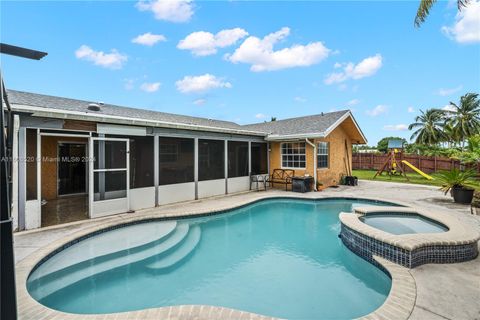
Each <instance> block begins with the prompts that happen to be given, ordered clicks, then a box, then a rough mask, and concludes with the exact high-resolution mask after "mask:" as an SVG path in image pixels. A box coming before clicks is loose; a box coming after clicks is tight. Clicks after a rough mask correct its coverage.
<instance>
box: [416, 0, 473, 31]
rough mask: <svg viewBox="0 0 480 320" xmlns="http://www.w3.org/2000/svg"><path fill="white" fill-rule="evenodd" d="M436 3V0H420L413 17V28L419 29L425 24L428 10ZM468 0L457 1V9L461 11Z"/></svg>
mask: <svg viewBox="0 0 480 320" xmlns="http://www.w3.org/2000/svg"><path fill="white" fill-rule="evenodd" d="M435 2H437V0H420V5H419V6H418V10H417V15H416V16H415V27H417V28H418V27H420V25H421V24H422V23H423V22H425V20H426V19H427V16H428V14H429V13H430V9H431V8H432V6H433V5H434V4H435ZM469 2H470V0H457V8H458V10H459V11H461V10H462V9H463V8H464V7H466V6H467V4H468V3H469Z"/></svg>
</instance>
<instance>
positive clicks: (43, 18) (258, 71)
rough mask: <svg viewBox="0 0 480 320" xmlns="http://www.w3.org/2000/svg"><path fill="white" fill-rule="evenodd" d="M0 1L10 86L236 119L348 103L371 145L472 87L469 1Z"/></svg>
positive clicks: (479, 30)
mask: <svg viewBox="0 0 480 320" xmlns="http://www.w3.org/2000/svg"><path fill="white" fill-rule="evenodd" d="M418 3H419V1H416V0H415V1H365V2H364V1H337V2H329V1H308V2H289V1H281V2H279V1H88V2H87V1H76V2H73V1H52V2H46V1H35V2H34V1H27V2H19V1H1V2H0V18H1V19H0V20H1V22H0V27H1V30H0V40H1V42H4V43H8V44H12V45H17V46H23V47H28V48H32V49H37V50H41V51H46V52H48V56H47V57H45V58H44V59H43V60H41V61H30V60H26V59H20V58H16V57H10V56H5V55H2V56H1V61H0V63H1V69H2V72H3V75H4V77H5V85H6V86H7V88H9V89H16V90H21V91H29V92H35V93H42V94H48V95H55V96H61V97H68V98H75V99H82V100H88V101H92V102H105V103H111V104H117V105H122V106H130V107H138V108H144V109H151V110H157V111H162V112H171V113H178V114H186V115H192V116H200V117H207V118H214V119H222V120H229V121H234V122H237V123H239V124H249V123H256V122H263V121H266V120H267V121H268V120H270V118H271V117H276V118H277V119H284V118H290V117H297V116H304V115H311V114H319V113H321V112H329V111H334V110H344V109H350V110H352V112H353V114H354V116H355V118H356V120H357V122H358V123H359V125H360V127H361V128H362V130H363V131H364V133H365V135H366V137H367V139H368V142H369V144H370V145H375V144H376V143H377V141H378V140H380V139H381V138H382V137H385V136H400V137H405V138H407V139H409V137H410V135H411V132H409V131H408V129H407V127H408V124H410V123H412V122H413V121H414V118H415V117H416V116H417V115H419V112H420V110H426V109H428V108H446V107H447V108H448V105H449V102H450V101H453V102H457V101H458V100H459V98H460V96H461V95H463V94H465V93H467V92H480V0H472V1H471V2H470V4H469V5H468V7H466V8H464V9H463V10H462V11H461V12H460V13H459V12H458V10H457V8H456V4H455V2H452V1H443V2H442V1H441V2H438V3H437V4H436V5H435V6H434V7H433V9H432V10H431V12H430V15H429V17H428V18H427V21H426V22H425V23H424V24H423V25H422V26H421V27H420V28H415V27H414V24H413V20H414V16H415V13H416V10H417V7H418Z"/></svg>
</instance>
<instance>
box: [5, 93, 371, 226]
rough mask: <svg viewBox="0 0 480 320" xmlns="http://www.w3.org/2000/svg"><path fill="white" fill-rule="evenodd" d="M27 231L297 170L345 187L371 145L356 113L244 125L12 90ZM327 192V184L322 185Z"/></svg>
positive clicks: (20, 210)
mask: <svg viewBox="0 0 480 320" xmlns="http://www.w3.org/2000/svg"><path fill="white" fill-rule="evenodd" d="M8 99H9V101H10V104H11V108H12V111H13V114H14V116H13V124H14V135H13V157H14V158H15V159H18V161H14V162H13V166H12V180H13V192H12V193H13V194H12V198H13V210H12V213H13V214H12V216H13V218H14V227H15V228H16V229H18V230H24V229H33V228H38V227H41V226H48V225H52V224H58V223H64V222H70V221H76V220H81V219H88V218H96V217H102V216H106V215H111V214H117V213H122V212H129V211H130V212H132V211H135V210H140V209H145V208H151V207H155V206H160V205H164V204H168V203H174V202H181V201H189V200H195V199H201V198H205V197H211V196H216V195H222V194H231V193H236V192H241V191H247V190H249V189H250V186H251V175H252V174H256V175H268V174H271V173H272V172H273V170H275V169H293V170H295V176H304V175H310V176H312V177H314V179H315V180H316V181H318V184H319V185H323V186H330V185H335V184H338V183H339V181H340V179H341V177H342V176H344V175H347V174H348V173H349V172H350V170H351V169H350V168H351V166H352V162H351V161H352V156H351V152H352V144H364V143H366V138H365V136H364V135H363V133H362V131H361V130H360V128H359V126H358V124H357V123H356V121H355V119H354V117H353V115H352V113H351V112H350V111H348V110H344V111H336V112H329V113H321V114H317V115H312V116H305V117H298V118H291V119H284V120H278V121H273V122H263V123H258V124H251V125H239V124H237V123H234V122H230V121H221V120H214V119H205V118H199V117H190V116H184V115H177V114H171V113H164V112H157V111H152V110H143V109H138V108H128V107H122V106H116V105H111V104H107V103H101V102H92V101H83V100H76V99H69V98H62V97H54V96H47V95H42V94H36V93H29V92H21V91H14V90H9V91H8ZM315 185H317V184H315Z"/></svg>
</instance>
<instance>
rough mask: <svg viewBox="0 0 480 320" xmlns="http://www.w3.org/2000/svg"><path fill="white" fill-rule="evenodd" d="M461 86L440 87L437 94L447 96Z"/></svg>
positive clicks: (458, 89)
mask: <svg viewBox="0 0 480 320" xmlns="http://www.w3.org/2000/svg"><path fill="white" fill-rule="evenodd" d="M479 28H480V25H479ZM462 88H463V86H462V85H460V86H458V87H455V88H450V89H443V88H441V89H439V90H438V92H437V94H438V95H439V96H442V97H445V96H449V95H451V94H454V93H455V92H458V91H460V90H462Z"/></svg>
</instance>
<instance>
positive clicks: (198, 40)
mask: <svg viewBox="0 0 480 320" xmlns="http://www.w3.org/2000/svg"><path fill="white" fill-rule="evenodd" d="M247 35H248V32H247V31H245V30H243V29H241V28H234V29H226V30H222V31H220V32H218V33H217V34H215V35H214V34H213V33H210V32H205V31H197V32H193V33H190V34H189V35H188V36H187V37H186V38H185V39H183V40H180V42H179V43H178V45H177V48H178V49H181V50H190V51H191V52H192V54H193V55H196V56H208V55H212V54H215V53H217V48H225V47H228V46H231V45H233V44H235V42H237V41H238V40H240V39H242V38H244V37H246V36H247Z"/></svg>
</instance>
